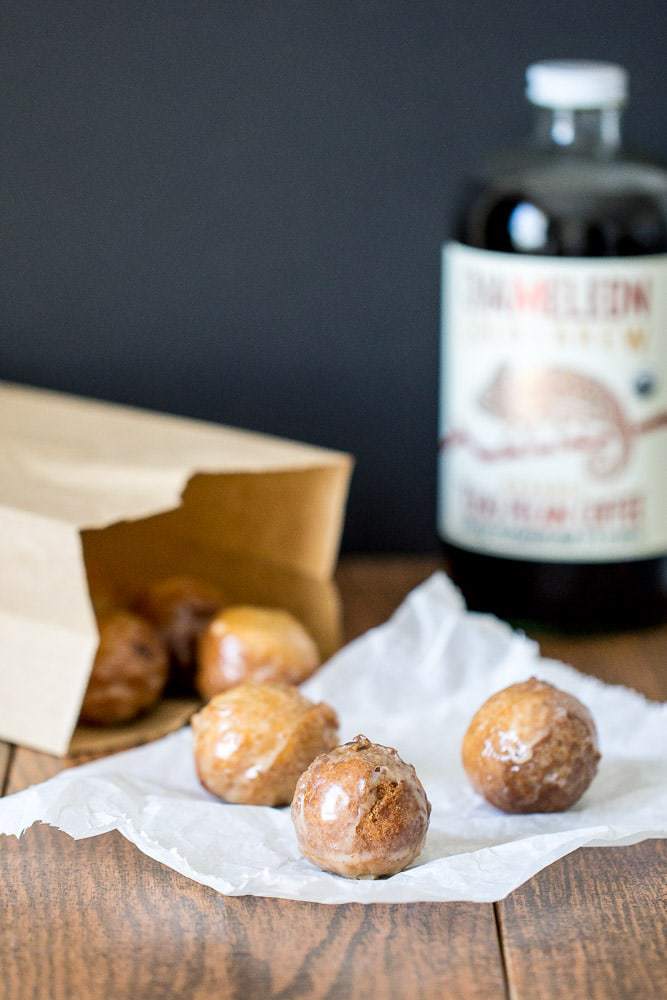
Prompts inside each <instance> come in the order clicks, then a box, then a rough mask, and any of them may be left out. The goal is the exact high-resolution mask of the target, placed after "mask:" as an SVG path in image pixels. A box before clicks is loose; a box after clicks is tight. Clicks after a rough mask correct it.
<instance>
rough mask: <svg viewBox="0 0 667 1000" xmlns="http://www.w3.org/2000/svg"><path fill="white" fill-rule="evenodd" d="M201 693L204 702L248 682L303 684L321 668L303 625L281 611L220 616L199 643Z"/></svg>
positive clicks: (238, 610) (245, 609)
mask: <svg viewBox="0 0 667 1000" xmlns="http://www.w3.org/2000/svg"><path fill="white" fill-rule="evenodd" d="M198 659H199V662H198V667H197V690H198V691H199V693H200V694H201V696H202V697H203V698H205V699H207V700H208V699H209V698H212V697H213V696H214V695H216V694H220V692H221V691H226V690H228V688H231V687H234V685H236V684H241V683H243V682H245V681H255V682H257V683H264V682H269V683H272V682H274V683H283V684H301V683H302V681H305V680H306V678H308V677H310V675H311V674H312V673H313V672H314V671H315V670H316V669H317V667H318V666H319V665H320V655H319V652H318V649H317V646H316V645H315V641H314V640H313V638H312V637H311V636H310V635H309V633H308V632H307V631H306V629H305V628H304V627H303V625H302V624H301V622H299V621H297V619H296V618H295V617H294V616H293V615H291V614H290V613H289V612H288V611H282V610H280V609H277V608H256V607H251V606H238V607H232V608H226V609H225V610H223V611H220V612H219V613H218V614H217V615H216V616H215V618H213V619H212V620H211V622H210V623H209V625H208V627H207V628H206V629H205V631H204V632H203V634H202V636H201V638H200V640H199V658H198Z"/></svg>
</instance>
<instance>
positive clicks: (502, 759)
mask: <svg viewBox="0 0 667 1000" xmlns="http://www.w3.org/2000/svg"><path fill="white" fill-rule="evenodd" d="M462 758H463V766H464V768H465V770H466V773H467V775H468V778H469V779H470V782H471V784H472V786H473V788H475V790H476V791H478V792H479V793H480V795H483V796H484V798H485V799H486V800H487V801H488V802H490V803H491V805H494V806H496V808H498V809H502V810H503V812H507V813H531V812H561V811H563V810H565V809H569V808H570V807H571V806H573V805H574V804H575V802H578V800H579V799H580V798H581V796H582V795H583V794H584V792H585V791H586V789H587V788H588V786H589V785H590V783H591V781H592V780H593V778H594V777H595V773H596V771H597V767H598V761H599V760H600V754H599V751H598V741H597V731H596V728H595V722H594V721H593V717H592V716H591V714H590V712H589V711H588V709H587V708H586V707H585V705H582V703H581V702H580V701H579V700H578V699H577V698H575V697H574V695H571V694H567V692H565V691H561V690H559V689H558V688H556V687H553V686H552V685H551V684H547V683H546V681H540V680H537V678H535V677H531V679H530V680H528V681H523V682H522V683H520V684H512V685H511V686H510V687H507V688H505V689H504V690H503V691H498V692H497V693H496V694H494V695H492V696H491V697H490V698H489V699H488V700H487V701H485V702H484V704H483V705H482V707H481V708H480V709H479V711H478V712H477V713H476V715H475V716H474V717H473V719H472V722H471V723H470V726H469V727H468V731H467V732H466V734H465V737H464V739H463V746H462Z"/></svg>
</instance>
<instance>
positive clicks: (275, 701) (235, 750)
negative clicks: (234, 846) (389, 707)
mask: <svg viewBox="0 0 667 1000" xmlns="http://www.w3.org/2000/svg"><path fill="white" fill-rule="evenodd" d="M192 731H193V735H194V755H195V766H196V769H197V774H198V776H199V780H200V781H201V783H202V785H204V787H205V788H207V789H208V791H210V792H212V793H213V794H214V795H217V796H219V797H220V798H221V799H225V800H226V801H227V802H241V803H245V804H246V805H263V806H282V805H288V804H289V803H290V802H291V801H292V796H293V795H294V788H295V786H296V782H297V779H298V777H299V775H300V774H301V773H302V772H303V771H304V770H305V769H306V768H307V767H308V765H309V764H310V763H311V761H312V760H313V759H314V758H315V757H316V756H317V755H318V754H319V753H322V751H324V750H329V749H330V748H331V747H334V746H335V745H336V743H337V739H338V718H337V716H336V713H335V712H334V710H333V709H332V708H330V706H329V705H327V704H325V703H324V702H322V703H320V704H314V703H313V702H312V701H309V700H308V698H304V696H303V695H302V694H300V693H299V691H297V689H296V688H294V687H291V686H289V685H287V684H238V685H237V686H236V687H234V688H231V690H229V691H226V692H224V693H223V694H219V695H216V697H215V698H213V700H212V701H210V702H209V703H208V705H207V706H206V707H205V708H203V709H202V710H201V712H198V713H197V715H195V716H194V718H193V719H192Z"/></svg>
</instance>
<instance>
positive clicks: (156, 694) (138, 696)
mask: <svg viewBox="0 0 667 1000" xmlns="http://www.w3.org/2000/svg"><path fill="white" fill-rule="evenodd" d="M99 633H100V642H99V646H98V648H97V653H96V654H95V659H94V661H93V668H92V672H91V675H90V679H89V681H88V688H87V690H86V694H85V696H84V700H83V704H82V706H81V713H80V721H81V722H87V723H90V724H92V725H100V726H108V725H115V724H118V723H122V722H129V721H130V720H131V719H134V718H136V717H137V716H138V715H141V714H142V713H143V712H146V711H148V709H150V708H152V707H153V705H155V703H156V702H157V701H158V699H159V698H160V695H161V694H162V692H163V690H164V686H165V684H166V682H167V672H168V662H167V651H166V649H165V646H164V643H163V642H162V640H161V639H160V636H159V635H158V633H157V632H156V630H155V629H154V628H153V626H152V625H151V624H150V623H149V622H147V621H145V620H144V619H143V618H140V617H139V616H138V615H134V614H130V612H128V611H117V612H115V613H113V614H111V615H109V616H108V617H106V618H103V619H102V620H101V621H100V623H99Z"/></svg>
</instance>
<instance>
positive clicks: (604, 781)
mask: <svg viewBox="0 0 667 1000" xmlns="http://www.w3.org/2000/svg"><path fill="white" fill-rule="evenodd" d="M530 676H536V677H539V678H542V679H544V680H547V681H550V682H551V683H554V684H556V685H558V686H559V687H561V688H563V689H565V690H567V691H570V692H572V693H573V694H575V695H576V696H577V697H579V698H580V699H581V700H582V701H583V702H584V703H585V704H586V705H588V707H589V708H590V710H591V711H592V713H593V715H594V716H595V719H596V722H597V725H598V730H599V736H600V748H601V751H602V761H601V764H600V769H599V772H598V775H597V777H596V779H595V781H594V782H593V784H592V786H591V787H590V789H589V790H588V791H587V792H586V794H585V795H584V796H583V798H582V799H581V800H580V802H579V803H578V804H577V805H576V806H575V807H574V808H573V809H571V810H570V811H569V812H565V813H560V814H547V815H539V814H535V815H528V816H509V815H504V814H503V813H500V812H498V811H497V810H495V809H494V808H493V807H491V806H490V805H487V804H486V803H485V802H484V801H483V800H482V799H481V798H480V797H479V796H477V795H476V794H475V793H474V792H473V790H472V789H471V787H470V786H469V784H468V782H467V780H466V777H465V774H464V771H463V768H462V766H461V762H460V745H461V739H462V737H463V734H464V732H465V730H466V727H467V725H468V723H469V721H470V718H471V716H472V714H473V713H474V711H475V710H476V709H477V708H478V707H479V705H480V704H481V703H482V702H483V701H484V700H485V699H486V698H487V697H488V696H489V695H490V694H492V693H493V692H494V691H497V690H499V689H500V688H503V687H505V686H506V685H508V684H511V683H513V682H515V681H520V680H524V679H526V678H528V677H530ZM303 690H304V692H305V693H306V694H307V695H309V696H310V697H312V698H317V699H325V700H326V701H328V702H330V703H331V704H332V705H334V706H335V707H336V709H337V710H338V712H339V715H340V719H341V727H342V728H341V737H342V739H350V738H351V737H353V736H354V735H356V734H357V733H364V734H365V735H367V736H368V737H370V738H371V739H373V740H375V741H377V742H380V743H385V744H389V745H391V746H394V747H396V748H397V749H398V751H399V753H400V754H401V756H402V757H403V758H404V759H405V760H407V761H409V762H410V763H412V764H414V765H415V767H416V769H417V773H418V774H419V776H420V778H421V780H422V782H423V784H424V786H425V788H426V790H427V793H428V796H429V798H430V800H431V802H432V805H433V812H432V815H431V824H430V828H429V833H428V837H427V840H426V845H425V849H424V852H423V854H422V855H421V857H420V858H419V859H418V860H417V861H416V862H415V864H414V865H413V866H412V867H411V868H410V869H408V870H407V871H404V872H401V873H400V874H398V875H394V876H393V877H392V878H388V879H381V880H376V881H366V880H361V881H352V880H348V879H344V878H340V877H338V876H335V875H330V874H326V873H324V872H321V871H319V870H318V869H317V868H315V867H314V866H313V865H311V864H310V863H309V862H308V861H306V860H304V859H303V858H302V857H300V855H299V852H298V849H297V845H296V840H295V836H294V831H293V828H292V823H291V820H290V813H289V809H269V808H264V807H258V806H236V805H226V804H224V803H222V802H220V801H218V800H216V799H214V798H213V797H212V796H211V795H209V794H208V793H207V792H205V791H204V790H203V789H202V788H201V787H200V785H199V784H198V782H197V779H196V777H195V772H194V768H193V763H192V752H191V737H190V731H189V729H183V730H181V731H179V732H177V733H174V734H172V735H171V736H167V737H165V738H164V739H161V740H159V741H157V742H155V743H152V744H149V745H148V746H144V747H140V748H139V749H136V750H130V751H127V752H125V753H121V754H117V755H115V756H113V757H108V758H106V759H104V760H101V761H96V762H95V763H93V764H88V765H84V766H82V767H78V768H75V769H72V770H69V771H65V772H63V773H61V774H59V775H58V776H57V777H55V778H53V779H51V780H50V781H47V782H45V783H43V784H41V785H36V786H33V787H32V788H29V789H28V790H26V791H24V792H20V793H18V794H16V795H12V796H9V797H8V798H6V799H4V800H1V801H0V832H3V833H10V834H17V835H18V834H20V833H21V831H22V830H24V829H25V828H26V827H28V826H30V825H31V824H32V823H34V822H36V821H40V820H41V821H43V822H46V823H50V824H52V825H54V826H56V827H59V828H60V829H61V830H64V831H66V832H67V833H69V834H70V835H71V836H72V837H76V838H81V837H92V836H95V835H97V834H101V833H105V832H107V831H109V830H114V829H116V830H120V832H121V833H122V834H123V835H124V836H125V837H127V839H128V840H130V841H132V843H134V844H136V846H137V847H138V848H139V849H140V850H141V851H143V852H144V853H145V854H147V855H149V856H150V857H152V858H155V859H156V860H158V861H161V862H162V863H163V864H165V865H169V866H170V867H171V868H173V869H175V870H176V871H178V872H181V873H182V874H183V875H185V876H187V877H188V878H191V879H194V880H195V881H197V882H201V883H203V884H204V885H208V886H211V887H212V888H214V889H217V890H218V891H219V892H222V893H226V894H229V895H244V894H252V895H258V896H277V897H281V898H285V899H295V900H307V901H315V902H320V903H347V902H358V903H394V902H412V901H416V900H433V901H434V900H470V901H476V902H489V901H492V900H498V899H501V898H503V897H504V896H505V895H507V893H508V892H511V891H512V890H513V889H515V888H516V887H517V886H519V885H521V883H522V882H524V881H525V880H526V879H528V878H530V877H531V876H532V875H534V874H535V873H536V872H538V871H540V869H542V868H545V867H546V866H547V865H549V864H551V863H552V862H553V861H555V860H556V859H558V858H560V857H563V855H565V854H568V853H569V852H570V851H573V850H575V849H576V848H578V847H582V846H586V845H612V844H631V843H635V842H637V841H640V840H643V839H646V838H649V837H664V836H667V704H665V705H660V704H657V703H652V702H649V701H647V700H646V699H645V698H644V697H642V696H641V695H639V694H638V693H636V692H634V691H631V690H628V689H626V688H622V687H614V686H610V685H607V684H603V683H602V682H601V681H599V680H596V679H594V678H592V677H588V676H585V675H583V674H581V673H578V672H577V671H575V670H574V669H572V668H571V667H567V666H565V665H564V664H561V663H557V662H554V661H551V660H545V659H542V658H541V657H540V656H539V652H538V649H537V647H536V645H535V644H534V643H533V642H531V641H530V640H528V639H526V638H525V637H524V636H522V635H519V634H517V633H513V632H512V630H511V629H510V628H509V627H508V626H507V625H505V624H503V623H502V622H499V621H497V620H496V619H494V618H491V617H488V616H481V615H475V614H471V613H469V612H467V611H466V610H465V607H464V604H463V601H462V599H461V597H460V595H459V593H458V592H457V591H456V589H455V588H454V587H453V586H452V584H451V583H450V582H449V580H448V579H447V578H446V577H445V576H444V575H443V574H436V575H434V576H433V577H431V578H430V579H429V580H427V581H426V582H425V583H424V584H422V585H421V586H420V587H418V588H417V589H416V590H415V591H413V592H412V594H410V595H409V597H408V598H407V600H406V601H405V602H404V603H403V605H402V606H401V607H400V608H399V609H398V611H397V612H396V613H395V614H394V616H393V617H392V618H391V619H390V621H388V622H387V623H386V624H384V625H382V626H381V627H379V628H376V629H373V630H372V631H370V632H368V633H367V634H366V635H364V636H362V637H361V638H359V639H357V640H356V641H355V642H353V643H351V644H350V645H349V646H347V647H346V648H345V649H343V650H341V652H339V653H338V654H337V655H336V656H335V657H334V658H333V659H332V660H330V661H329V663H328V664H327V665H326V666H325V667H324V668H323V669H322V670H321V671H320V672H319V673H318V674H317V675H316V676H315V677H314V678H312V679H311V680H310V681H309V682H308V683H307V684H305V685H304V686H303Z"/></svg>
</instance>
